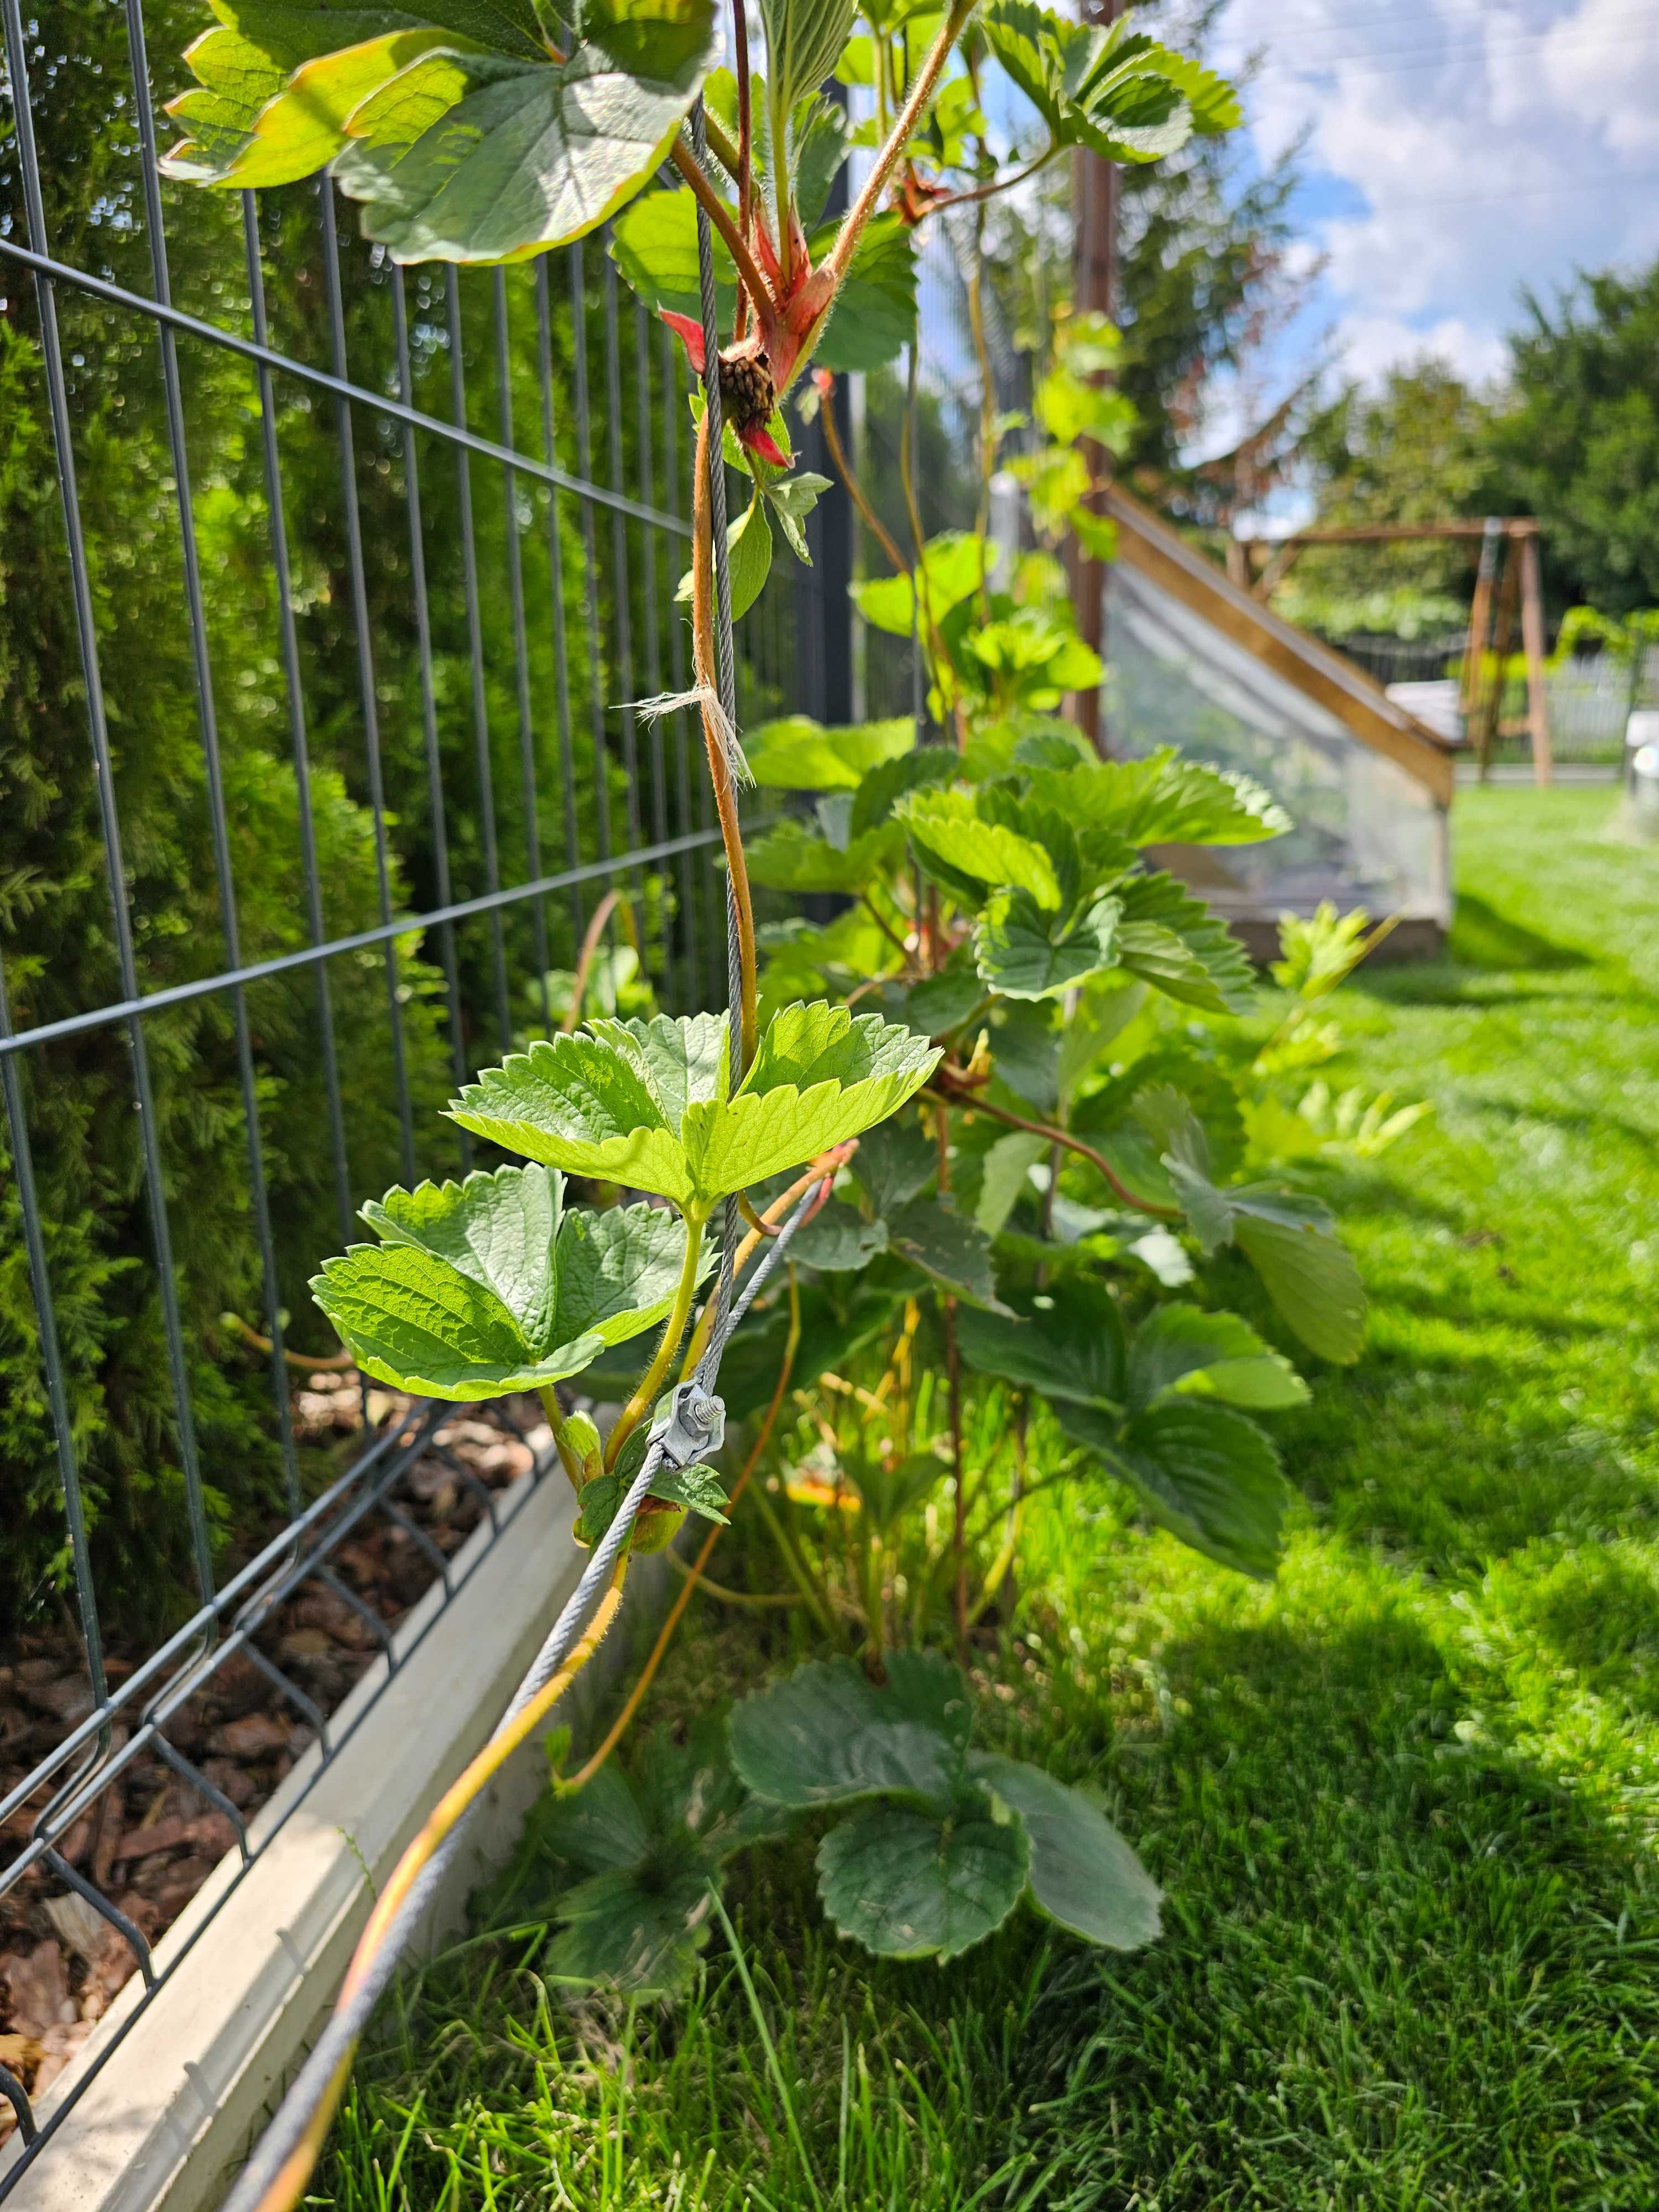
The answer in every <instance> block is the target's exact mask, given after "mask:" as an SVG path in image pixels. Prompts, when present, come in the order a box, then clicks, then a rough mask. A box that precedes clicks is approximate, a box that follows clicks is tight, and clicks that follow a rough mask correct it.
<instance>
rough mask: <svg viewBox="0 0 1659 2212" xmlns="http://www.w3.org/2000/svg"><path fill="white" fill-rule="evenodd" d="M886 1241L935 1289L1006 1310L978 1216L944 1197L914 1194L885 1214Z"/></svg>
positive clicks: (998, 1310) (973, 1303)
mask: <svg viewBox="0 0 1659 2212" xmlns="http://www.w3.org/2000/svg"><path fill="white" fill-rule="evenodd" d="M887 1246H888V1249H889V1250H890V1251H891V1252H896V1253H897V1255H899V1257H900V1258H901V1259H902V1260H908V1261H909V1263H910V1265H911V1266H912V1267H919V1268H920V1269H921V1272H922V1273H923V1274H924V1275H928V1276H931V1277H932V1279H933V1281H934V1282H936V1283H937V1284H938V1285H939V1288H940V1289H941V1290H944V1291H950V1292H951V1293H952V1295H953V1296H955V1297H962V1298H966V1299H967V1300H968V1302H969V1305H970V1306H974V1307H984V1308H986V1309H987V1310H989V1311H991V1312H993V1313H1004V1312H1006V1310H1007V1309H1006V1307H1005V1306H1004V1305H1003V1304H1001V1302H1000V1300H999V1298H998V1297H997V1279H996V1273H995V1270H994V1267H992V1264H991V1240H990V1238H989V1237H987V1235H986V1233H985V1231H983V1230H982V1229H981V1227H980V1225H979V1224H978V1223H977V1222H976V1221H972V1220H969V1218H967V1217H966V1216H964V1215H963V1214H960V1213H958V1212H957V1210H956V1208H955V1206H953V1205H952V1204H951V1200H949V1199H948V1198H916V1199H912V1200H911V1201H910V1203H909V1205H908V1206H902V1207H900V1209H899V1211H898V1212H896V1213H894V1214H890V1216H889V1217H888V1218H887Z"/></svg>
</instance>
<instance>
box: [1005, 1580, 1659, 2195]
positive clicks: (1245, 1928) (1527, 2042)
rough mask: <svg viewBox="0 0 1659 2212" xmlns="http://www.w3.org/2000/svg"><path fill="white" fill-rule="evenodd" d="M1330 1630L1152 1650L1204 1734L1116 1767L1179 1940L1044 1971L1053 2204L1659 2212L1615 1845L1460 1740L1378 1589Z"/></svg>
mask: <svg viewBox="0 0 1659 2212" xmlns="http://www.w3.org/2000/svg"><path fill="white" fill-rule="evenodd" d="M1355 1613H1357V1615H1358V1617H1352V1616H1351V1618H1350V1619H1349V1620H1348V1621H1347V1622H1346V1624H1345V1623H1344V1622H1343V1621H1342V1620H1340V1616H1339V1617H1337V1618H1333V1617H1331V1614H1330V1613H1329V1612H1328V1611H1322V1618H1320V1619H1319V1620H1316V1621H1314V1622H1310V1625H1309V1626H1307V1627H1306V1628H1305V1629H1304V1630H1301V1629H1297V1628H1293V1627H1289V1626H1282V1625H1278V1624H1274V1625H1268V1626H1255V1627H1237V1626H1225V1625H1218V1626H1215V1627H1213V1628H1212V1629H1209V1630H1207V1631H1206V1632H1201V1633H1198V1634H1195V1635H1189V1636H1188V1637H1186V1638H1183V1639H1182V1640H1181V1641H1179V1642H1178V1643H1176V1644H1175V1645H1174V1646H1173V1647H1171V1648H1170V1649H1168V1650H1165V1651H1164V1654H1163V1655H1162V1657H1163V1663H1164V1670H1165V1672H1166V1674H1167V1677H1168V1680H1169V1684H1170V1692H1171V1693H1172V1696H1173V1698H1174V1699H1175V1700H1176V1710H1177V1711H1181V1712H1182V1713H1184V1714H1186V1715H1188V1717H1184V1718H1182V1719H1181V1720H1179V1721H1177V1722H1176V1723H1175V1724H1174V1726H1173V1727H1172V1728H1171V1729H1170V1732H1169V1733H1168V1734H1167V1735H1164V1736H1163V1737H1162V1738H1159V1739H1158V1740H1156V1741H1154V1742H1152V1744H1150V1745H1149V1746H1148V1747H1147V1756H1146V1758H1145V1759H1136V1758H1134V1757H1133V1756H1127V1757H1126V1756H1123V1755H1121V1754H1120V1757H1119V1759H1117V1761H1116V1762H1115V1765H1116V1767H1117V1770H1118V1772H1119V1774H1120V1775H1121V1777H1122V1778H1123V1782H1124V1787H1125V1790H1127V1793H1128V1802H1127V1804H1126V1806H1125V1808H1124V1824H1125V1826H1126V1827H1127V1831H1128V1832H1129V1833H1130V1835H1131V1836H1132V1837H1133V1838H1134V1839H1135V1841H1136V1843H1137V1844H1138V1845H1139V1848H1140V1849H1141V1850H1143V1852H1144V1853H1145V1855H1146V1857H1148V1858H1149V1859H1150V1860H1151V1862H1152V1864H1153V1867H1154V1869H1155V1871H1156V1872H1157V1874H1158V1877H1159V1879H1160V1880H1161V1881H1163V1882H1164V1884H1165V1885H1166V1887H1167V1888H1168V1890H1169V1893H1170V1896H1169V1902H1168V1906H1167V1910H1166V1916H1165V1926H1166V1936H1165V1939H1164V1942H1162V1943H1160V1944H1159V1945H1158V1947H1157V1948H1155V1949H1153V1950H1152V1951H1149V1952H1147V1953H1146V1954H1141V1955H1139V1956H1137V1957H1133V1958H1129V1959H1121V1960H1120V1959H1110V1958H1106V1957H1103V1954H1099V1953H1092V1954H1085V1953H1083V1952H1081V1951H1080V1950H1079V1951H1076V1952H1074V1953H1073V1954H1072V1955H1071V1956H1070V1957H1069V1958H1066V1959H1064V1960H1061V1961H1060V1962H1059V1963H1058V1964H1057V1966H1056V1968H1055V1970H1054V1972H1052V1973H1051V1974H1050V1976H1049V1977H1048V1983H1047V1985H1046V1988H1045V1990H1044V1993H1043V1996H1042V2001H1041V2002H1040V2004H1039V2005H1038V2007H1037V2008H1036V2013H1035V2015H1034V2016H1033V2019H1032V2021H1031V2023H1030V2027H1029V2028H1028V2030H1027V2033H1026V2034H1025V2036H1024V2039H1023V2041H1022V2045H1021V2048H1020V2051H1019V2057H1018V2065H1019V2073H1018V2078H1017V2081H1016V2084H1015V2087H1016V2089H1017V2093H1018V2106H1019V2108H1020V2109H1021V2110H1022V2111H1023V2112H1024V2113H1025V2114H1026V2116H1027V2117H1026V2123H1025V2124H1026V2128H1027V2130H1028V2134H1027V2141H1028V2142H1029V2145H1030V2148H1031V2149H1032V2150H1033V2151H1034V2152H1035V2153H1036V2154H1038V2159H1039V2163H1047V2162H1048V2161H1049V2160H1053V2161H1054V2164H1055V2185H1054V2190H1053V2192H1052V2194H1051V2195H1048V2196H1046V2197H1044V2198H1043V2200H1042V2202H1043V2203H1044V2204H1045V2206H1050V2207H1052V2208H1054V2212H1060V2208H1064V2212H1107V2208H1109V2207H1110V2208H1114V2212H1115V2208H1118V2207H1121V2206H1122V2205H1125V2204H1127V2203H1146V2204H1148V2205H1151V2204H1154V2203H1155V2204H1156V2205H1157V2206H1158V2212H1218V2208H1231V2207H1235V2206H1237V2207H1239V2208H1243V2207H1245V2206H1249V2207H1250V2208H1273V2212H1300V2209H1301V2208H1303V2207H1306V2206H1313V2205H1326V2206H1331V2207H1336V2206H1341V2207H1344V2208H1353V2212H1358V2208H1360V2207H1362V2206H1363V2207H1364V2208H1365V2212H1382V2208H1395V2207H1398V2208H1400V2212H1407V2208H1408V2207H1409V2208H1413V2212H1415V2208H1419V2207H1424V2206H1426V2205H1429V2204H1433V2205H1435V2206H1437V2207H1455V2208H1457V2212H1474V2208H1476V2207H1479V2208H1482V2212H1484V2208H1486V2207H1489V2206H1490V2207H1492V2208H1493V2212H1496V2208H1497V2207H1498V2206H1500V2205H1503V2206H1506V2207H1507V2206H1512V2205H1516V2204H1522V2203H1525V2204H1534V2203H1535V2204H1539V2205H1544V2204H1552V2205H1566V2204H1578V2203H1584V2204H1589V2203H1595V2204H1597V2205H1607V2206H1613V2205H1618V2206H1624V2207H1631V2208H1634V2207H1635V2206H1637V2205H1638V2204H1641V2203H1650V2202H1651V2197H1650V2194H1649V2195H1646V2196H1644V2194H1643V2192H1644V2191H1650V2185H1651V2179H1652V2173H1653V2162H1654V2158H1655V2153H1656V2145H1659V2090H1656V2086H1655V2083H1654V2081H1653V2079H1652V2077H1651V2075H1650V2069H1649V2068H1648V2066H1647V2063H1646V2060H1645V2057H1644V2045H1647V2043H1648V2039H1650V2038H1651V2037H1652V2036H1653V2035H1654V2034H1655V2033H1656V2032H1659V1978H1656V1977H1655V1976H1654V1975H1653V1973H1652V1972H1651V1966H1650V1954H1651V1953H1652V1951H1653V1949H1654V1948H1655V1944H1656V1941H1659V1919H1656V1915H1655V1912H1654V1910H1653V1902H1652V1899H1651V1897H1650V1893H1649V1891H1648V1888H1647V1887H1644V1880H1643V1874H1642V1870H1641V1869H1640V1868H1639V1866H1638V1863H1637V1862H1636V1860H1635V1858H1634V1857H1633V1854H1632V1850H1631V1848H1630V1845H1629V1844H1628V1843H1627V1841H1626V1839H1625V1838H1622V1837H1621V1836H1620V1834H1619V1833H1618V1832H1616V1831H1614V1830H1613V1829H1612V1828H1611V1827H1610V1826H1607V1824H1605V1823H1604V1822H1603V1821H1602V1820H1601V1819H1600V1817H1599V1816H1598V1815H1597V1814H1596V1813H1595V1811H1594V1810H1593V1809H1591V1808H1587V1807H1586V1806H1585V1805H1584V1804H1583V1803H1582V1802H1578V1801H1577V1800H1575V1799H1573V1798H1571V1797H1569V1796H1567V1795H1565V1793H1564V1792H1563V1791H1562V1790H1559V1788H1558V1787H1557V1786H1556V1785H1554V1784H1553V1783H1552V1782H1550V1781H1549V1780H1548V1779H1547V1778H1545V1777H1543V1776H1541V1774H1540V1773H1538V1772H1537V1771H1534V1769H1532V1768H1531V1767H1529V1766H1528V1764H1527V1762H1526V1761H1525V1760H1524V1759H1521V1758H1519V1757H1516V1756H1515V1755H1513V1754H1512V1753H1509V1752H1508V1751H1506V1750H1504V1749H1502V1748H1500V1747H1495V1746H1492V1745H1490V1744H1487V1743H1486V1742H1484V1741H1482V1740H1481V1739H1480V1735H1479V1734H1478V1732H1476V1733H1475V1734H1474V1741H1472V1742H1465V1741H1462V1740H1461V1736H1460V1724H1462V1729H1461V1733H1462V1735H1468V1734H1469V1733H1470V1726H1469V1718H1470V1717H1469V1716H1468V1714H1467V1712H1466V1711H1464V1710H1463V1708H1462V1703H1461V1700H1460V1698H1459V1695H1458V1692H1457V1691H1456V1688H1455V1685H1454V1684H1453V1683H1452V1681H1451V1680H1449V1676H1448V1674H1447V1671H1446V1668H1445V1667H1444V1664H1443V1661H1442V1658H1441V1656H1440V1653H1439V1651H1438V1650H1437V1647H1436V1645H1435V1644H1434V1643H1433V1642H1432V1641H1431V1639H1430V1638H1428V1637H1427V1636H1426V1635H1425V1633H1423V1632H1422V1631H1421V1630H1420V1628H1419V1627H1418V1626H1416V1625H1415V1624H1414V1623H1413V1621H1411V1620H1409V1619H1407V1617H1406V1615H1405V1613H1404V1609H1403V1607H1399V1606H1397V1605H1395V1603H1394V1602H1393V1601H1392V1600H1391V1599H1390V1598H1389V1596H1387V1595H1374V1596H1370V1597H1365V1598H1361V1599H1358V1600H1356V1601H1355ZM1626 2007H1631V2008H1633V2009H1632V2010H1630V2011H1628V2012H1627V2011H1626V2009H1625V2008H1626ZM1569 2111H1571V2113H1572V2114H1573V2118H1572V2120H1571V2124H1569V2123H1568V2122H1567V2119H1566V2114H1567V2113H1568V2112H1569ZM1137 2192H1141V2193H1139V2194H1137Z"/></svg>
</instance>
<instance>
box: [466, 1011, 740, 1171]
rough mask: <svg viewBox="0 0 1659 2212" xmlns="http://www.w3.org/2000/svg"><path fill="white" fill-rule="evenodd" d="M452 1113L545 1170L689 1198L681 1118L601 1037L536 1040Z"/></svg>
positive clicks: (634, 1064) (487, 1073) (483, 1079)
mask: <svg viewBox="0 0 1659 2212" xmlns="http://www.w3.org/2000/svg"><path fill="white" fill-rule="evenodd" d="M659 1019H661V1017H659ZM699 1019H700V1020H705V1021H716V1020H718V1017H716V1016H713V1015H709V1016H702V1017H699ZM449 1111H450V1118H451V1120H452V1121H459V1124H460V1125H461V1127H463V1128H464V1129H470V1130H471V1132H472V1133H473V1135H474V1136H477V1137H483V1138H485V1139H488V1140H489V1142H490V1143H491V1144H496V1145H501V1146H503V1147H504V1148H505V1149H506V1150H507V1151H509V1152H521V1153H523V1154H524V1155H525V1156H526V1158H530V1159H533V1160H540V1161H542V1162H544V1164H546V1165H547V1166H550V1167H559V1168H563V1169H565V1170H568V1171H569V1172H570V1173H573V1174H575V1175H586V1176H595V1177H597V1178H599V1180H601V1181H603V1182H620V1183H628V1184H631V1185H633V1187H634V1188H636V1189H639V1190H654V1191H660V1192H661V1193H662V1194H663V1195H664V1196H665V1197H667V1198H671V1199H673V1200H675V1202H676V1203H677V1204H679V1203H682V1202H684V1200H689V1199H690V1196H691V1194H692V1188H693V1185H692V1182H691V1177H690V1172H689V1170H688V1169H687V1166H686V1161H685V1151H684V1146H683V1145H682V1144H681V1142H680V1138H679V1127H678V1123H679V1119H680V1116H679V1115H674V1116H673V1118H672V1120H671V1119H670V1116H669V1114H668V1113H667V1112H665V1109H664V1107H663V1104H662V1103H661V1102H660V1101H659V1098H658V1097H656V1096H655V1095H654V1093H653V1090H652V1088H651V1086H650V1085H649V1083H648V1082H647V1079H646V1077H645V1075H644V1074H643V1073H641V1067H640V1066H639V1064H638V1061H637V1059H635V1058H629V1057H627V1056H624V1054H623V1053H621V1052H619V1051H617V1048H615V1046H614V1045H612V1044H611V1043H608V1042H605V1040H603V1039H601V1038H600V1037H598V1036H592V1035H588V1034H584V1033H583V1032H581V1031H580V1030H578V1031H576V1032H575V1033H574V1034H573V1035H571V1036H557V1037H553V1038H550V1039H544V1040H542V1041H540V1042H537V1043H535V1044H532V1046H531V1048H530V1049H529V1051H528V1052H527V1053H515V1054H513V1055H512V1056H511V1057H510V1058H509V1059H507V1060H506V1061H505V1062H504V1063H503V1064H502V1066H500V1067H492V1068H486V1069H485V1070H484V1071H483V1073H482V1074H481V1075H480V1076H479V1078H478V1080H477V1082H476V1083H473V1084H469V1085H466V1087H465V1089H464V1090H463V1091H462V1092H461V1095H460V1097H459V1098H458V1099H456V1100H455V1102H454V1103H453V1105H452V1106H451V1108H450V1109H449Z"/></svg>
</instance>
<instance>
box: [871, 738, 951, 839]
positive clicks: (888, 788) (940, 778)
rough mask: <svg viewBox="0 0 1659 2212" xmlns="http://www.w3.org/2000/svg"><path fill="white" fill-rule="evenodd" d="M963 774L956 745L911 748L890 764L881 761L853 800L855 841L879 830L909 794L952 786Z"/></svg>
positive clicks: (898, 754)
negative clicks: (928, 787) (938, 785)
mask: <svg viewBox="0 0 1659 2212" xmlns="http://www.w3.org/2000/svg"><path fill="white" fill-rule="evenodd" d="M961 772H962V761H961V757H960V756H959V755H958V753H957V750H956V748H955V746H954V745H915V744H913V745H911V746H910V747H909V748H908V750H906V751H903V752H901V753H897V754H896V755H895V756H894V757H893V758H892V759H891V760H885V761H880V762H878V763H877V765H876V766H875V767H874V768H872V769H869V770H867V771H866V775H865V776H864V778H863V780H862V781H861V782H860V785H859V787H858V790H857V791H856V793H854V798H853V811H852V813H851V815H850V816H849V817H848V830H849V832H850V834H851V835H852V836H854V837H861V836H864V835H865V833H866V831H867V830H871V829H879V828H880V827H881V825H882V824H883V823H884V822H885V821H886V820H887V819H888V817H889V816H890V814H891V813H892V811H893V809H894V807H895V806H896V805H897V804H898V802H899V800H900V799H902V798H903V796H904V794H905V793H906V792H908V791H917V790H920V789H921V788H922V787H923V786H925V785H927V784H934V783H951V782H953V781H955V779H956V778H957V776H958V775H960V774H961Z"/></svg>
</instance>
